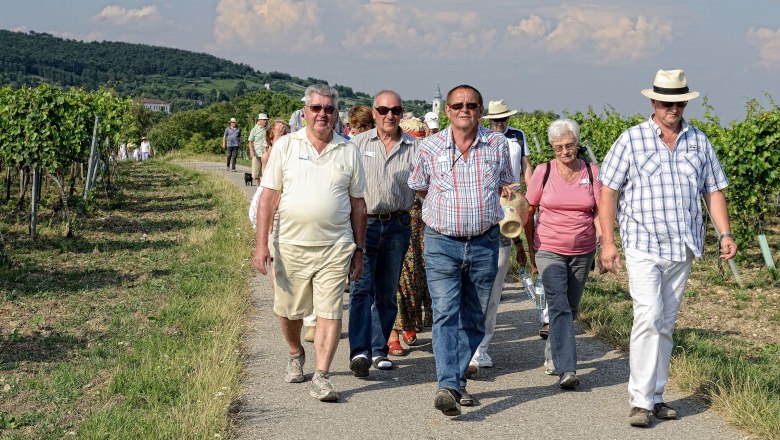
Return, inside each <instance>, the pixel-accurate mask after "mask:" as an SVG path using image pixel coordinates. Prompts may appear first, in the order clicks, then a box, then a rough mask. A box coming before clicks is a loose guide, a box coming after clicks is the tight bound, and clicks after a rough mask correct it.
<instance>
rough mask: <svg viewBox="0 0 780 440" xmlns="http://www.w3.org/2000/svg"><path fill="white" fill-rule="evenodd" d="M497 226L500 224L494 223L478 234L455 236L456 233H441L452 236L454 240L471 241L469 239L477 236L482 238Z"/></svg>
mask: <svg viewBox="0 0 780 440" xmlns="http://www.w3.org/2000/svg"><path fill="white" fill-rule="evenodd" d="M497 227H498V225H493V226H491V227H489V228H487V230H486V231H485V232H483V233H481V234H476V235H464V236H461V237H458V236H455V235H444V234H441V235H444V236H445V237H447V238H451V239H453V240H458V241H469V240H473V239H475V238H480V237H482V236H484V235H486V234H487V233H488V232H490V231H492V230H493V228H497Z"/></svg>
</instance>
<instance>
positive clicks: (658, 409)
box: [653, 402, 677, 420]
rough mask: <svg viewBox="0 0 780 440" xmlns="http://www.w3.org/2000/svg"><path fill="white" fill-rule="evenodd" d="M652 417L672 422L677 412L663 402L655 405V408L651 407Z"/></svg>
mask: <svg viewBox="0 0 780 440" xmlns="http://www.w3.org/2000/svg"><path fill="white" fill-rule="evenodd" d="M653 415H654V416H656V417H658V418H659V419H666V420H672V419H676V418H677V411H675V410H674V408H672V407H671V406H669V405H667V404H665V403H664V402H661V403H656V404H655V406H653Z"/></svg>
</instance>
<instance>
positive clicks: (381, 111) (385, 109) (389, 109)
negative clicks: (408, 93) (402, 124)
mask: <svg viewBox="0 0 780 440" xmlns="http://www.w3.org/2000/svg"><path fill="white" fill-rule="evenodd" d="M374 110H376V111H377V113H379V114H380V115H382V116H384V115H386V114H387V112H390V113H392V114H393V116H401V113H403V112H404V108H403V107H401V106H398V105H397V106H395V107H385V106H383V105H380V106H379V107H374Z"/></svg>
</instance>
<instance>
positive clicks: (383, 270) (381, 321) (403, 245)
mask: <svg viewBox="0 0 780 440" xmlns="http://www.w3.org/2000/svg"><path fill="white" fill-rule="evenodd" d="M411 221H412V219H411V217H410V216H409V214H408V213H405V214H401V215H399V216H396V217H393V218H391V219H390V220H386V221H382V220H379V219H375V218H369V219H368V225H367V226H368V227H367V228H366V246H365V247H366V253H365V254H364V255H363V275H362V276H361V277H360V279H358V280H357V281H355V282H353V283H352V285H351V286H350V291H349V358H350V359H352V358H354V357H355V356H357V355H359V354H363V355H366V356H367V357H368V358H369V359H370V358H372V357H376V356H387V351H388V348H387V339H388V338H389V337H390V331H391V330H393V323H395V316H396V314H397V313H398V304H397V302H396V299H395V298H396V297H395V295H396V292H398V280H399V278H400V277H401V265H402V263H403V261H404V256H405V255H406V249H407V248H408V247H409V236H410V235H411V233H412V229H411Z"/></svg>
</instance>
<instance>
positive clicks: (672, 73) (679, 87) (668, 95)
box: [642, 69, 699, 102]
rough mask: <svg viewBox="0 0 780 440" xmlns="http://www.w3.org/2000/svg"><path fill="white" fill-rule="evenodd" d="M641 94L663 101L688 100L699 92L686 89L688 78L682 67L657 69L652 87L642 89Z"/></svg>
mask: <svg viewBox="0 0 780 440" xmlns="http://www.w3.org/2000/svg"><path fill="white" fill-rule="evenodd" d="M642 94H643V95H645V96H647V97H648V98H650V99H655V100H657V101H664V102H681V101H690V100H691V99H694V98H697V97H698V96H699V92H690V91H688V78H686V77H685V72H683V70H682V69H673V70H659V71H658V72H656V74H655V80H653V88H652V89H644V90H642Z"/></svg>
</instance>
